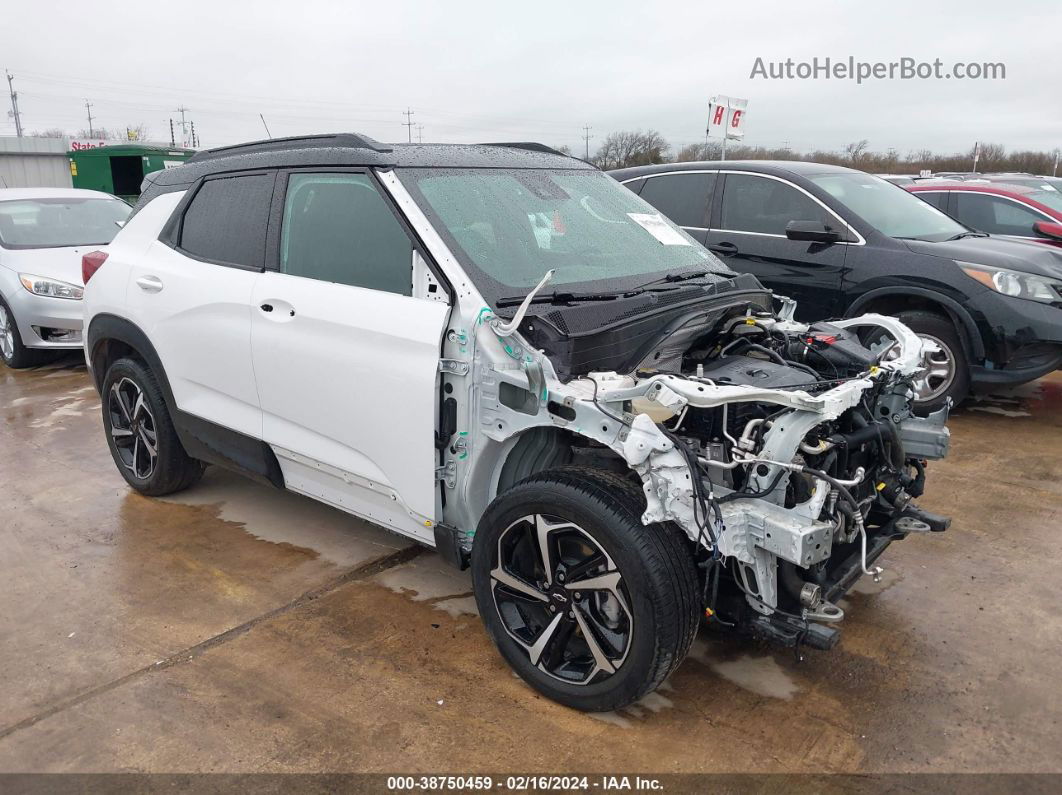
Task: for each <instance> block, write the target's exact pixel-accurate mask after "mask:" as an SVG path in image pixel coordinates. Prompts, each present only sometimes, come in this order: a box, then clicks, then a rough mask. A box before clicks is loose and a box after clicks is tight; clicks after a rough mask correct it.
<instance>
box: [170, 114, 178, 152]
mask: <svg viewBox="0 0 1062 795" xmlns="http://www.w3.org/2000/svg"><path fill="white" fill-rule="evenodd" d="M170 146H177V138H176V136H174V134H173V119H170Z"/></svg>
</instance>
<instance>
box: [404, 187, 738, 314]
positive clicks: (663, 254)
mask: <svg viewBox="0 0 1062 795" xmlns="http://www.w3.org/2000/svg"><path fill="white" fill-rule="evenodd" d="M399 174H400V177H401V179H402V181H403V183H404V184H405V185H406V188H407V189H408V190H409V191H410V193H411V194H412V195H413V197H414V198H415V199H416V200H417V203H418V204H419V205H420V206H421V209H423V210H424V212H425V213H426V214H427V215H428V217H429V218H430V219H431V220H432V221H433V223H434V226H435V227H436V229H437V230H438V231H439V233H440V234H441V235H442V236H443V237H444V239H445V240H446V242H447V244H448V245H449V246H450V248H451V249H452V250H453V252H454V254H455V255H456V256H457V257H458V258H459V259H460V260H461V261H462V264H463V265H464V266H465V267H466V269H468V270H469V271H470V272H471V275H472V277H473V279H474V280H475V281H476V284H477V286H478V287H479V288H480V290H481V292H483V294H484V297H485V298H486V299H487V300H488V301H490V302H491V303H494V302H496V301H497V300H498V299H500V298H509V299H511V298H512V297H514V296H521V295H525V294H526V293H527V292H528V290H529V289H530V288H532V287H534V286H535V285H536V284H537V283H538V282H539V280H540V279H541V278H542V276H543V275H544V274H545V273H546V271H548V270H550V269H555V270H556V273H555V274H554V276H553V280H552V282H551V283H550V285H549V286H548V287H547V288H546V289H545V291H544V292H547V293H548V292H550V291H556V292H558V293H559V292H564V293H571V294H573V295H575V294H579V293H601V292H615V291H623V290H629V289H634V288H635V287H638V286H640V285H644V284H645V283H646V282H648V281H653V280H654V277H661V278H662V277H664V276H666V275H668V274H679V273H682V274H688V273H690V272H707V271H710V272H711V274H720V275H716V276H713V275H711V274H708V275H706V278H707V279H710V280H712V281H720V280H721V279H723V278H730V277H732V276H733V274H732V273H731V272H730V271H729V270H728V269H727V268H726V266H725V265H723V263H722V262H720V261H719V260H718V259H717V258H716V257H715V256H714V255H712V254H710V253H709V252H708V251H707V250H706V249H705V248H704V247H703V246H701V245H700V244H699V243H698V242H696V241H695V240H694V239H693V238H691V237H690V236H689V235H687V234H686V233H685V232H684V231H682V230H681V229H680V228H679V227H677V226H675V225H674V224H673V223H671V221H669V220H667V219H666V218H664V217H663V216H662V215H661V214H660V213H659V212H658V211H657V210H655V209H654V208H653V207H652V206H650V205H648V204H646V203H645V202H644V201H642V200H641V199H639V198H638V197H637V196H635V195H634V194H633V193H631V192H630V191H629V190H627V189H626V188H624V187H622V186H620V185H619V184H617V183H616V182H615V181H614V180H613V179H612V178H610V177H607V176H605V175H604V174H602V173H600V172H598V171H586V170H574V169H573V170H571V171H567V170H537V169H513V170H501V169H435V168H433V169H427V168H425V169H416V168H415V169H402V170H401V171H400V172H399Z"/></svg>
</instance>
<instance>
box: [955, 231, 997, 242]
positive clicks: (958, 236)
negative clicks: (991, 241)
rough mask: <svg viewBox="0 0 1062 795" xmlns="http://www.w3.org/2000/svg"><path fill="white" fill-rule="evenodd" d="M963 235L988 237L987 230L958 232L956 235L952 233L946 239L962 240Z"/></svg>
mask: <svg viewBox="0 0 1062 795" xmlns="http://www.w3.org/2000/svg"><path fill="white" fill-rule="evenodd" d="M964 237H988V233H987V232H974V231H969V232H959V234H957V235H952V236H951V237H949V238H948V240H962V239H963V238H964Z"/></svg>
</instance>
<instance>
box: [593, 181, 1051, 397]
mask: <svg viewBox="0 0 1062 795" xmlns="http://www.w3.org/2000/svg"><path fill="white" fill-rule="evenodd" d="M610 173H611V175H612V176H613V177H615V178H616V179H617V180H618V181H619V182H621V183H623V184H624V185H626V186H627V187H628V188H630V189H631V190H632V191H634V192H635V193H637V194H639V195H640V196H641V197H642V198H643V199H645V200H646V201H648V202H649V203H650V204H652V205H654V206H655V207H656V208H657V209H659V210H660V211H661V212H662V213H664V214H665V215H666V216H668V217H669V218H671V220H673V221H674V222H675V223H677V224H679V225H680V226H682V227H684V228H685V230H686V231H687V232H689V234H691V235H693V236H694V237H695V238H697V239H698V240H700V241H701V242H702V243H704V244H705V245H707V246H708V248H709V249H711V250H712V251H713V252H715V253H716V254H718V255H719V256H721V257H722V258H723V260H724V261H725V262H727V263H728V264H730V266H731V267H732V268H734V269H735V270H737V271H748V272H750V273H752V274H754V275H755V276H757V277H759V279H760V280H761V281H762V282H764V284H766V285H767V286H768V287H770V288H772V289H773V290H775V291H776V292H778V293H781V294H785V295H788V296H790V297H792V298H795V299H797V301H798V308H797V314H798V316H801V317H802V319H809V320H818V319H822V318H828V317H839V316H845V317H848V316H852V315H855V314H864V313H867V312H879V313H881V314H887V315H895V316H897V317H899V318H900V319H901V320H903V322H904V323H906V324H907V325H908V326H909V327H910V328H911V329H913V330H914V331H916V332H917V333H918V334H919V335H920V336H921V337H923V338H926V339H929V340H930V341H932V342H933V343H935V344H936V346H937V348H938V350H937V351H936V352H935V353H932V354H930V355H929V356H928V361H927V372H926V375H925V377H924V378H923V379H922V381H921V382H920V383H919V384H918V385H917V388H918V402H919V406H920V408H921V409H923V410H933V409H936V408H939V407H940V406H941V405H943V404H944V402H945V401H946V400H947V398H949V397H951V398H952V399H954V400H955V401H956V402H958V401H959V400H961V399H962V398H964V397H965V396H966V395H967V393H968V392H969V391H970V389H971V388H973V389H974V390H977V391H983V390H987V389H991V388H993V387H995V386H999V385H1006V384H1020V383H1024V382H1027V381H1032V380H1035V379H1037V378H1040V377H1041V376H1043V375H1046V374H1047V373H1050V372H1052V371H1054V370H1056V369H1059V368H1060V367H1062V252H1057V251H1055V250H1052V249H1050V248H1048V247H1047V246H1040V245H1037V244H1035V243H1024V242H1018V241H1011V240H1002V239H998V238H992V237H989V236H987V235H985V234H983V233H980V232H976V231H974V230H972V229H970V228H968V227H966V226H963V225H962V224H960V223H958V222H957V221H955V220H953V219H951V218H949V217H948V216H947V215H945V214H944V213H942V212H940V211H939V210H937V209H936V208H934V207H931V206H930V205H929V204H927V203H926V202H923V201H921V200H919V199H918V198H917V197H915V196H913V195H912V194H910V193H908V192H907V191H905V190H904V189H903V188H900V187H897V186H896V185H892V184H889V183H888V182H886V181H885V180H883V179H880V178H879V177H875V176H871V175H870V174H865V173H863V172H861V171H856V170H854V169H850V168H841V167H839V166H829V165H823V164H820V163H806V162H796V161H793V162H789V161H784V162H772V161H751V162H746V161H734V162H729V161H728V162H714V163H668V164H663V165H656V166H641V167H636V168H627V169H621V170H617V171H612V172H610Z"/></svg>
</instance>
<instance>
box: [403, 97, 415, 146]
mask: <svg viewBox="0 0 1062 795" xmlns="http://www.w3.org/2000/svg"><path fill="white" fill-rule="evenodd" d="M402 115H403V116H405V117H406V120H405V121H404V122H402V126H403V127H405V128H406V137H407V138H408V139H409V143H413V111H412V110H410V109H409V107H408V106H407V107H406V109H405V110H404V111H402Z"/></svg>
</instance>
